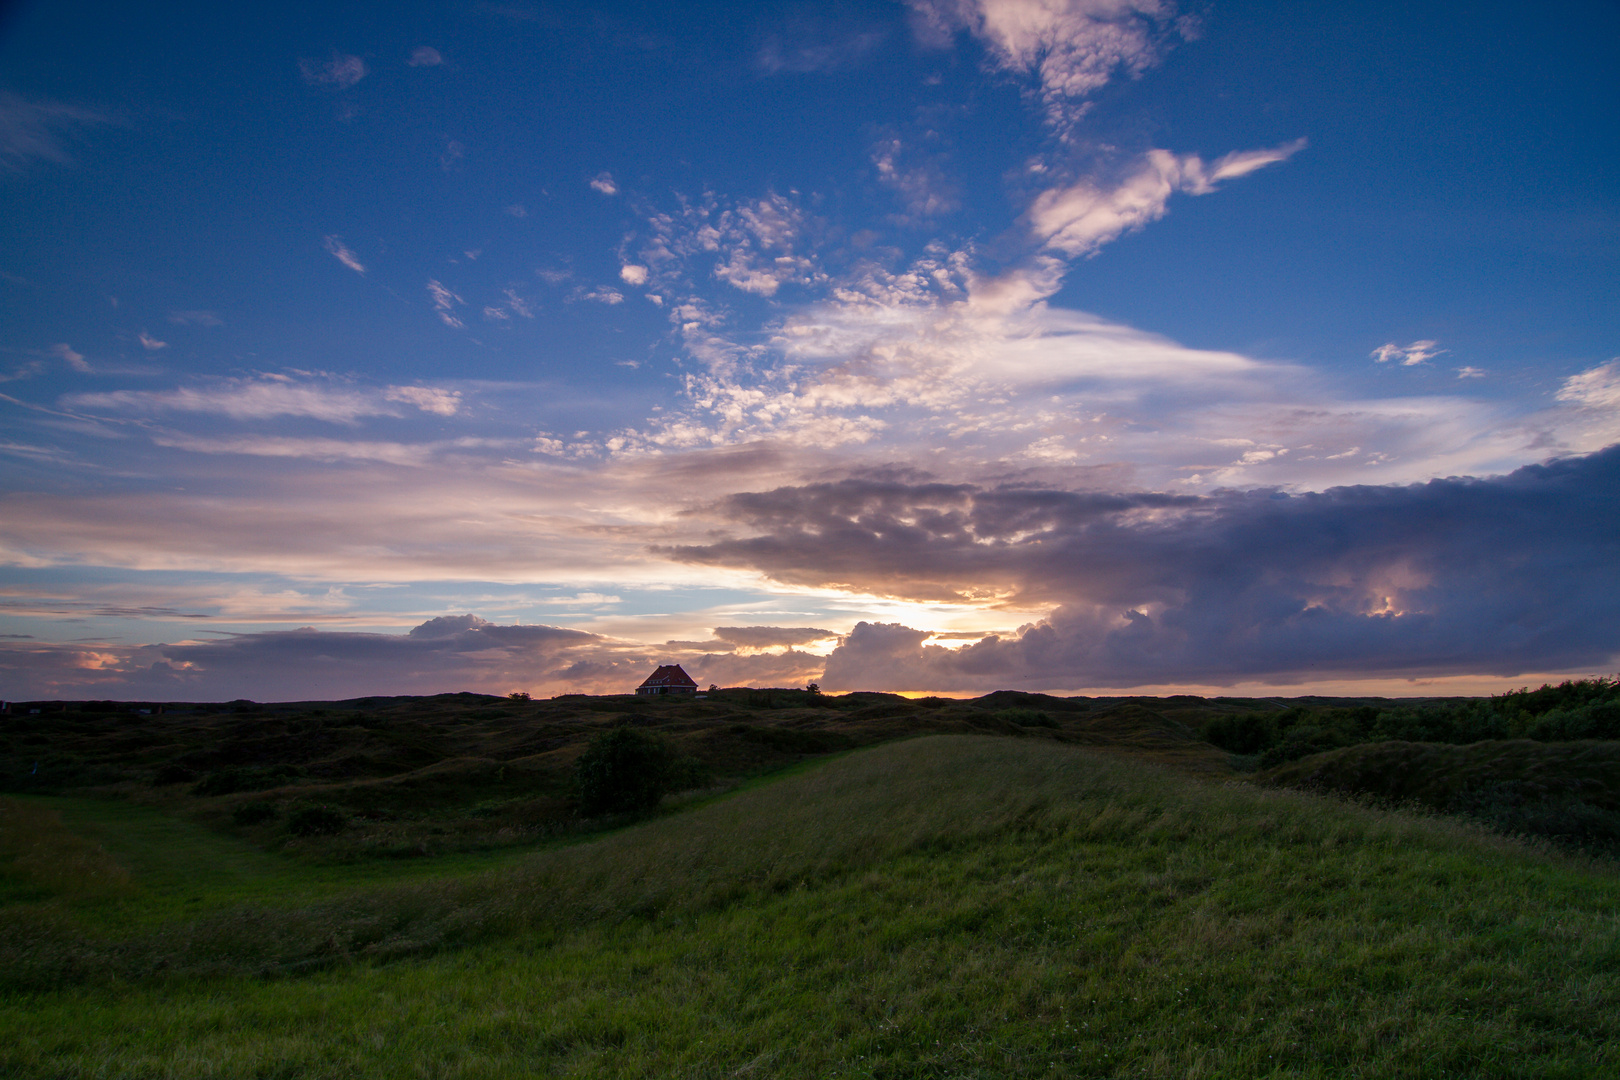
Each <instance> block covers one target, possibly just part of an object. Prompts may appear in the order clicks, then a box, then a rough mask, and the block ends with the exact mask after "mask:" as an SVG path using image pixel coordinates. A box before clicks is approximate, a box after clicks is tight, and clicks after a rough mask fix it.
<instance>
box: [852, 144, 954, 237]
mask: <svg viewBox="0 0 1620 1080" xmlns="http://www.w3.org/2000/svg"><path fill="white" fill-rule="evenodd" d="M904 151H905V148H904V147H903V146H902V144H901V142H900V140H899V139H898V138H895V137H893V136H891V137H889V138H885V139H882V140H880V141H879V142H878V144H877V145H876V146H874V147H873V148H872V166H873V168H875V169H876V170H877V177H878V183H880V184H882V185H883V186H884V187H887V188H890V189H891V190H893V191H894V192H895V193H896V194H898V195H899V196H900V199H901V201H902V203H903V204H904V207H905V213H904V215H903V216H902V219H901V220H902V221H903V223H905V224H916V223H919V222H922V221H926V220H927V219H929V218H935V217H939V216H941V215H943V214H949V213H952V212H954V211H955V210H956V209H957V208H958V207H959V206H960V205H961V203H960V200H959V198H958V196H957V191H956V187H955V185H954V184H952V183H950V182H949V181H948V180H946V179H945V175H944V173H943V172H941V171H940V169H939V168H938V167H937V166H933V165H926V166H923V167H916V168H909V169H908V168H906V167H905V166H904V165H903V164H902V163H901V158H902V156H903V154H904Z"/></svg>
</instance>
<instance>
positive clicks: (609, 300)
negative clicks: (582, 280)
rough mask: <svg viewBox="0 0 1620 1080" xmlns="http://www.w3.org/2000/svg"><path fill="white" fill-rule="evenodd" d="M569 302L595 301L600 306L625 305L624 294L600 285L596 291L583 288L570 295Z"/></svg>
mask: <svg viewBox="0 0 1620 1080" xmlns="http://www.w3.org/2000/svg"><path fill="white" fill-rule="evenodd" d="M568 300H569V301H570V302H572V301H575V300H594V301H596V302H597V303H598V304H610V305H611V304H622V303H624V293H622V292H620V291H619V290H618V289H613V288H609V287H608V286H606V285H598V286H597V287H596V288H594V289H586V288H584V287H583V286H581V287H580V288H577V289H575V290H574V291H573V292H572V293H570V294H569V296H568Z"/></svg>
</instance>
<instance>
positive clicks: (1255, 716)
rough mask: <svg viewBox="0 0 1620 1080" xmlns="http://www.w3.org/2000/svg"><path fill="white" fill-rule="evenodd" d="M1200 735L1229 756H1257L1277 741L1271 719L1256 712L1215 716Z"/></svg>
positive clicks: (1274, 726)
mask: <svg viewBox="0 0 1620 1080" xmlns="http://www.w3.org/2000/svg"><path fill="white" fill-rule="evenodd" d="M1200 734H1201V735H1203V737H1204V740H1205V741H1206V742H1212V743H1214V744H1215V745H1216V746H1218V747H1220V748H1221V749H1222V750H1225V751H1226V752H1227V753H1229V754H1258V753H1259V752H1260V751H1262V750H1265V749H1267V748H1269V747H1270V746H1272V745H1273V744H1274V743H1275V742H1276V741H1277V728H1276V725H1275V724H1274V723H1272V720H1271V717H1269V716H1267V715H1266V714H1265V713H1258V712H1251V713H1243V714H1241V715H1239V716H1217V717H1215V718H1214V719H1213V720H1211V721H1209V722H1208V723H1207V724H1205V725H1204V727H1203V730H1202V731H1201V732H1200Z"/></svg>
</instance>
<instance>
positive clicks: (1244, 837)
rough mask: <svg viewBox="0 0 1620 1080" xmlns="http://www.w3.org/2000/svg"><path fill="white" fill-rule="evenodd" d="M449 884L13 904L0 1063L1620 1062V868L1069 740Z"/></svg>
mask: <svg viewBox="0 0 1620 1080" xmlns="http://www.w3.org/2000/svg"><path fill="white" fill-rule="evenodd" d="M64 820H66V819H65V818H64ZM139 862H140V860H132V862H131V864H132V865H134V864H137V863H139ZM430 862H431V860H418V861H416V862H414V863H398V864H391V866H392V867H393V869H389V870H388V871H387V872H388V873H391V874H394V875H396V879H395V880H394V881H393V882H392V883H389V882H386V881H383V880H380V879H374V880H372V881H371V882H369V883H367V882H365V881H364V880H362V879H363V877H364V875H363V874H359V875H358V876H356V877H355V878H353V879H352V881H351V886H350V887H349V888H348V889H346V890H341V891H338V892H334V893H331V894H329V895H326V896H324V897H319V896H313V895H311V894H309V892H308V889H309V887H310V886H309V885H307V884H300V883H301V882H304V881H305V880H306V879H305V878H304V877H303V876H301V875H304V874H306V873H307V872H306V871H304V870H301V869H299V864H298V863H296V862H295V861H288V860H282V862H281V865H283V866H284V869H283V870H280V871H267V872H266V874H265V876H264V878H263V880H262V881H261V884H260V888H261V891H262V894H263V898H262V899H260V900H258V901H249V902H245V903H241V904H239V905H238V906H236V907H231V908H225V909H219V910H216V911H214V912H213V913H211V914H208V915H206V916H204V917H201V918H195V917H186V916H184V915H179V916H175V917H170V918H168V919H166V920H165V921H163V922H161V923H157V924H142V925H139V926H136V925H134V924H130V925H131V927H132V928H131V929H130V930H128V931H127V932H121V933H117V934H109V933H108V932H107V931H106V930H105V929H102V930H100V931H99V932H97V931H96V930H95V928H96V927H102V928H105V927H107V926H109V925H110V924H109V923H108V922H107V921H106V920H105V919H104V918H103V917H102V916H100V915H97V914H93V912H94V911H97V910H104V909H94V908H93V906H86V905H87V904H89V903H90V902H89V901H87V900H83V899H80V900H72V899H68V898H66V897H60V898H57V899H55V900H51V901H38V900H36V901H32V902H30V903H27V904H20V905H11V906H8V907H7V908H5V909H4V911H5V914H6V917H7V918H8V919H11V920H12V921H13V925H16V924H17V920H18V919H19V918H20V913H21V912H23V911H25V910H26V911H30V912H33V913H34V920H33V922H32V923H31V925H32V926H33V927H35V928H38V929H39V930H40V932H39V933H35V934H32V935H29V936H28V937H26V938H24V937H23V936H20V935H15V934H6V935H3V936H0V950H3V951H4V953H5V954H4V955H0V979H3V980H4V982H5V985H6V986H7V988H8V990H10V991H11V993H10V995H9V997H8V998H7V999H6V1004H5V1006H4V1007H3V1008H0V1073H4V1074H6V1075H19V1076H34V1075H48V1076H59V1077H77V1076H91V1075H109V1074H111V1075H133V1076H140V1075H165V1076H174V1077H203V1076H236V1075H288V1076H291V1075H298V1076H310V1077H328V1076H330V1077H337V1076H353V1075H393V1074H400V1073H409V1074H413V1075H414V1074H427V1075H450V1074H454V1075H460V1076H479V1077H503V1076H532V1075H564V1076H581V1077H584V1076H604V1077H605V1076H615V1077H653V1076H716V1077H718V1076H731V1075H737V1074H741V1075H750V1074H754V1075H772V1076H788V1077H801V1076H802V1077H822V1076H833V1075H838V1076H861V1077H897V1076H907V1077H909V1076H985V1077H989V1076H996V1077H1060V1076H1061V1077H1069V1076H1082V1077H1089V1076H1097V1077H1102V1076H1119V1075H1143V1076H1154V1077H1185V1076H1189V1075H1191V1076H1210V1077H1214V1076H1234V1077H1236V1076H1245V1077H1246V1076H1315V1077H1338V1076H1363V1077H1426V1076H1437V1075H1459V1076H1509V1075H1512V1076H1595V1075H1606V1074H1608V1073H1611V1072H1613V1071H1614V1067H1615V1064H1616V1062H1615V1060H1614V1050H1613V1048H1614V1047H1615V1046H1616V1045H1620V1018H1617V1017H1616V1014H1615V1012H1614V1010H1613V1009H1612V1008H1610V1007H1609V1003H1610V1002H1612V1000H1613V999H1614V996H1615V994H1616V992H1617V991H1620V928H1617V927H1616V925H1615V922H1614V919H1613V912H1614V911H1615V910H1616V907H1617V905H1620V881H1617V877H1616V875H1615V874H1614V873H1613V867H1612V864H1587V863H1581V862H1575V861H1568V860H1561V859H1559V858H1555V857H1549V856H1547V855H1545V854H1541V853H1538V852H1536V851H1533V850H1529V849H1526V848H1523V847H1521V846H1518V845H1516V844H1514V843H1512V842H1510V841H1506V840H1503V839H1500V838H1497V837H1494V836H1492V835H1491V834H1489V833H1487V832H1484V831H1481V830H1478V829H1476V828H1474V827H1471V826H1468V825H1466V824H1458V823H1454V822H1451V821H1448V820H1445V819H1437V818H1432V817H1431V818H1425V817H1414V816H1411V815H1408V814H1405V813H1401V812H1393V811H1387V810H1380V809H1375V808H1369V807H1365V806H1358V805H1354V804H1348V803H1345V802H1342V801H1339V800H1334V799H1325V798H1322V797H1320V796H1316V795H1312V794H1309V793H1302V792H1295V791H1288V790H1275V789H1266V788H1257V787H1253V786H1251V785H1247V784H1220V783H1209V782H1204V781H1199V780H1193V779H1189V778H1187V777H1186V776H1185V775H1184V774H1180V773H1175V772H1169V771H1164V770H1160V769H1155V768H1152V767H1144V766H1143V765H1142V764H1140V763H1139V762H1133V761H1130V760H1129V759H1126V758H1124V757H1121V756H1119V755H1117V754H1105V753H1097V752H1094V751H1088V750H1086V749H1084V748H1081V747H1075V746H1067V745H1063V744H1061V743H1059V742H1056V741H1053V740H1038V739H1027V738H1020V739H1010V738H989V737H960V736H950V737H943V738H925V739H914V740H909V741H903V742H896V743H891V744H889V745H886V746H882V747H878V748H875V749H870V750H866V751H863V752H859V753H856V754H851V755H847V756H843V757H840V758H837V759H834V760H832V761H830V762H828V763H826V764H823V765H820V766H818V767H816V768H812V769H808V770H804V771H800V772H798V773H796V774H794V775H791V776H788V777H786V778H784V779H782V780H780V781H778V782H776V783H770V784H763V785H759V786H756V787H753V788H750V789H749V790H746V791H743V792H740V793H738V794H736V795H735V796H733V797H730V798H726V799H722V800H719V801H715V802H711V803H709V804H707V805H704V806H702V807H699V808H697V809H694V810H691V811H689V812H686V813H681V814H672V815H667V816H664V817H659V818H655V819H652V820H649V821H646V822H644V823H642V824H639V825H636V826H634V827H631V828H626V829H622V830H619V831H616V832H613V833H610V834H605V835H601V836H598V837H596V838H594V839H591V840H589V841H587V842H583V843H575V844H571V845H568V846H563V847H553V848H548V849H545V850H541V851H537V852H534V853H532V854H529V855H524V856H521V857H508V858H507V859H506V860H505V861H504V862H501V863H498V864H491V865H490V866H489V867H488V868H487V869H485V870H483V871H481V872H478V873H468V872H466V870H462V871H461V872H458V873H453V874H449V875H447V876H438V877H421V876H419V875H421V874H423V873H425V872H427V871H428V868H429V864H430ZM265 865H266V866H272V867H273V866H274V865H275V863H274V861H272V863H268V864H265ZM381 872H383V871H382V870H380V869H373V870H369V871H366V873H369V874H373V875H374V874H377V873H381ZM356 873H357V874H358V872H356ZM413 874H414V875H418V876H417V877H416V878H414V879H413V878H411V877H409V875H413ZM137 883H138V882H137ZM146 895H147V894H144V893H140V892H137V893H135V894H132V895H131V897H129V898H127V899H125V900H121V901H118V902H119V903H122V904H125V905H138V904H143V903H146V902H147V900H145V899H144V897H145V896H146ZM300 896H302V897H303V899H296V898H297V897H300ZM271 897H277V898H279V899H281V900H282V901H283V903H281V904H280V905H276V904H272V903H270V898H271ZM289 898H294V899H293V902H286V901H288V900H289ZM47 913H52V914H50V918H46V917H45V916H46V914H47ZM52 920H56V921H55V922H53V921H52ZM53 926H54V927H55V929H53V928H52V927H53ZM75 926H77V929H75ZM265 976H274V977H271V978H266V977H265ZM23 990H26V991H27V992H26V993H18V991H23Z"/></svg>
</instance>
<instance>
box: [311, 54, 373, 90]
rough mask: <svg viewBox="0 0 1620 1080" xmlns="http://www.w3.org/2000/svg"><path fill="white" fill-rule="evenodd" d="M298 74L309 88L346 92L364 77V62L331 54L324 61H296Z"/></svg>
mask: <svg viewBox="0 0 1620 1080" xmlns="http://www.w3.org/2000/svg"><path fill="white" fill-rule="evenodd" d="M298 73H299V74H300V75H301V76H303V79H304V81H305V82H306V83H308V84H309V85H311V86H331V87H335V88H337V89H339V90H347V89H348V88H349V87H351V86H353V85H354V84H355V83H358V82H359V81H360V80H361V79H363V78H365V77H366V62H365V61H364V60H362V59H360V58H359V57H358V56H347V55H344V54H342V53H333V54H332V58H331V59H330V60H326V61H317V60H300V61H298Z"/></svg>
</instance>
